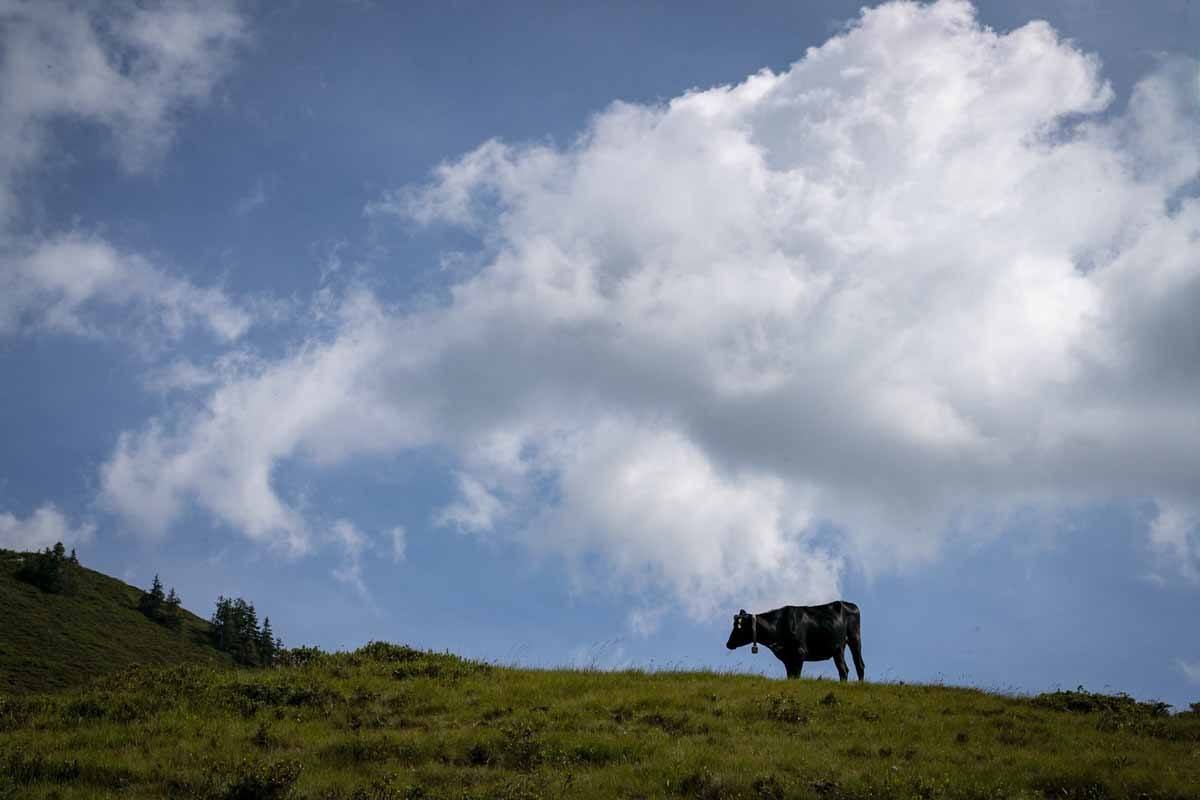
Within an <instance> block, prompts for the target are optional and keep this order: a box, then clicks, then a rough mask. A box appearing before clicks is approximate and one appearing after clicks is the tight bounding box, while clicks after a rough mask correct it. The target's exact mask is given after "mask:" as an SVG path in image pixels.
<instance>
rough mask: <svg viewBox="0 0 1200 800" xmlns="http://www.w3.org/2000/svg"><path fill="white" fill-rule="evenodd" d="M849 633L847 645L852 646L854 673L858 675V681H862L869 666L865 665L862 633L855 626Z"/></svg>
mask: <svg viewBox="0 0 1200 800" xmlns="http://www.w3.org/2000/svg"><path fill="white" fill-rule="evenodd" d="M856 622H857V621H856ZM849 633H850V635H849V636H848V637H847V643H848V644H849V645H850V655H852V656H854V671H855V672H857V673H858V679H859V680H860V681H861V680H862V679H863V675H864V674H865V673H866V671H867V665H866V664H865V663H863V657H862V632H861V631H860V630H859V627H858V625H857V624H855V625H854V626H853V627H851V628H850V631H849Z"/></svg>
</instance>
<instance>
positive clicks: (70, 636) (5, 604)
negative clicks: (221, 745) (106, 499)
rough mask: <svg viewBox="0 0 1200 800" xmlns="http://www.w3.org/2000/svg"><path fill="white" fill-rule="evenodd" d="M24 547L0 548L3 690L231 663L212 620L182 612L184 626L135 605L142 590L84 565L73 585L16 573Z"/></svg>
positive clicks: (55, 686)
mask: <svg viewBox="0 0 1200 800" xmlns="http://www.w3.org/2000/svg"><path fill="white" fill-rule="evenodd" d="M23 555H24V554H21V553H14V552H12V551H10V550H0V609H2V610H3V611H2V613H0V694H4V693H6V692H11V693H18V692H28V691H44V690H50V689H61V688H64V687H68V686H75V685H79V684H82V683H84V682H86V681H88V680H91V679H92V678H94V677H96V676H97V675H103V674H106V673H110V672H113V671H116V670H119V669H122V668H125V667H129V666H132V665H134V664H181V663H195V662H200V663H208V664H227V663H229V661H228V659H227V657H226V656H225V655H224V654H222V653H220V652H219V651H218V650H217V649H216V648H214V647H212V646H211V645H210V644H209V642H208V635H207V634H208V629H209V624H208V622H207V621H205V620H203V619H200V618H199V617H197V616H196V615H195V614H191V613H189V612H186V611H185V612H184V615H183V625H182V627H181V628H180V630H179V631H177V632H176V631H171V630H168V629H167V628H164V627H163V626H161V625H158V624H155V623H154V622H151V621H150V620H149V619H147V618H146V617H145V616H144V615H143V614H142V613H141V612H140V611H138V609H137V601H138V598H139V597H140V596H141V590H139V589H137V588H136V587H133V586H130V585H129V584H127V583H123V582H122V581H119V580H117V579H116V578H111V577H109V576H108V575H105V574H103V573H100V572H96V571H94V570H90V569H87V568H86V567H83V568H80V570H79V575H78V579H77V581H76V586H75V590H74V592H72V593H70V594H47V593H45V592H42V591H41V590H40V589H38V588H36V587H34V586H30V585H29V584H27V583H25V582H23V581H20V580H17V577H16V572H17V568H18V566H19V565H20V559H21V558H22V557H23Z"/></svg>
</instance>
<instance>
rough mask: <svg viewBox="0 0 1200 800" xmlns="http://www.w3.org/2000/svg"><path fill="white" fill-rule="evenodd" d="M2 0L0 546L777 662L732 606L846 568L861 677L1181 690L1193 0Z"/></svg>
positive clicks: (824, 667) (300, 599) (350, 604)
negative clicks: (860, 639)
mask: <svg viewBox="0 0 1200 800" xmlns="http://www.w3.org/2000/svg"><path fill="white" fill-rule="evenodd" d="M597 5H599V4H597ZM448 9H452V10H448ZM0 19H2V20H3V21H4V24H3V26H0V29H2V31H3V33H0V36H3V37H4V41H3V48H0V441H2V442H3V447H2V448H0V546H5V547H22V548H32V547H42V546H45V545H46V544H49V543H52V542H53V541H55V540H57V539H64V540H66V541H68V542H69V543H71V544H74V545H75V546H76V547H78V549H79V552H80V554H81V557H82V558H83V560H84V562H85V563H87V564H89V565H91V566H94V567H95V568H97V569H101V570H103V571H106V572H109V573H111V574H114V575H118V576H120V577H122V578H124V579H126V580H128V581H130V582H133V583H136V584H148V583H149V581H150V579H151V577H152V576H153V575H154V574H155V573H159V574H160V575H161V576H162V577H163V580H164V582H165V583H166V584H167V585H168V586H172V585H173V586H175V587H176V588H177V589H178V590H179V592H180V594H181V595H182V597H183V598H184V603H185V605H187V606H188V607H189V608H191V609H192V610H194V611H196V612H197V613H201V614H207V613H208V612H209V610H210V609H211V606H212V603H213V601H214V600H215V598H216V596H217V595H218V594H226V595H230V594H233V595H242V596H245V597H247V598H249V599H251V600H252V601H253V602H255V604H256V605H257V607H258V608H259V610H260V612H263V613H266V614H268V615H269V616H270V617H271V620H272V623H273V626H274V627H275V629H276V630H277V631H278V632H279V633H280V634H281V635H282V636H283V638H284V639H285V641H286V642H287V643H289V644H301V643H313V644H319V645H321V646H324V647H330V648H335V647H354V646H357V645H359V644H362V643H364V642H366V641H368V640H370V639H390V640H395V641H405V642H410V643H413V644H416V645H419V646H426V647H434V648H439V649H450V650H454V651H457V652H461V653H464V654H467V655H471V656H476V657H481V658H487V659H494V660H500V661H513V662H519V663H526V664H537V665H557V664H579V665H593V664H594V665H597V666H604V667H613V666H624V665H630V664H632V665H640V666H697V667H698V666H704V667H713V668H717V669H735V670H746V671H762V672H766V673H768V674H781V673H782V670H781V668H780V667H779V665H778V664H777V663H775V662H774V660H773V659H771V658H770V657H769V656H765V655H760V656H758V657H752V656H751V655H750V654H749V653H748V652H745V651H738V652H737V653H735V654H728V653H726V652H725V650H724V647H723V644H724V640H725V636H726V634H727V627H728V620H729V617H730V615H731V614H733V613H734V612H736V611H737V610H738V608H741V607H745V608H748V609H751V610H764V609H766V608H770V607H774V606H777V605H780V604H783V603H811V602H824V601H826V600H829V599H833V598H835V597H845V598H847V599H851V600H854V601H855V602H857V603H858V604H859V605H860V607H862V609H863V615H864V638H865V645H864V648H865V654H866V660H867V665H868V674H869V676H871V677H875V678H879V679H887V680H904V681H933V680H943V681H946V682H951V683H963V684H971V685H979V686H985V687H993V688H1001V689H1006V690H1013V691H1026V692H1029V691H1041V690H1046V689H1049V688H1053V687H1057V686H1062V687H1074V686H1075V685H1077V684H1080V683H1082V684H1085V685H1086V686H1088V687H1089V688H1093V689H1108V690H1112V691H1128V692H1130V693H1133V694H1135V695H1137V696H1140V697H1154V698H1161V699H1164V700H1167V701H1169V702H1173V703H1175V704H1184V703H1187V702H1190V701H1194V700H1196V699H1197V698H1198V697H1200V637H1198V636H1197V633H1198V631H1197V628H1196V622H1195V617H1194V612H1193V610H1194V608H1195V607H1196V604H1197V601H1198V600H1200V530H1198V524H1200V483H1198V482H1197V477H1196V476H1197V475H1200V413H1198V412H1197V411H1196V408H1195V402H1194V398H1195V397H1196V396H1197V392H1198V391H1200V327H1198V325H1197V321H1196V320H1197V319H1198V318H1200V317H1198V315H1196V314H1195V313H1194V310H1195V309H1196V307H1197V305H1198V304H1200V245H1198V244H1197V242H1200V203H1198V202H1197V200H1196V195H1197V191H1198V190H1197V186H1198V185H1200V184H1198V183H1197V176H1198V174H1200V72H1198V66H1197V62H1196V61H1195V60H1194V59H1195V58H1196V57H1197V55H1198V54H1197V52H1196V50H1195V42H1196V41H1197V34H1198V33H1200V9H1198V8H1197V7H1196V5H1195V4H1194V3H1187V2H1177V3H1176V2H1168V3H1162V4H1157V5H1155V6H1154V7H1153V8H1152V9H1149V10H1147V9H1144V8H1139V9H1137V11H1136V13H1134V11H1133V10H1132V9H1131V8H1130V7H1129V6H1128V4H1124V3H1116V2H1113V3H1104V2H1086V0H1072V1H1071V2H1065V1H1064V2H1058V3H981V4H978V5H975V6H972V5H969V4H966V3H962V2H941V3H934V4H924V5H913V4H884V5H881V6H877V7H873V8H870V9H868V10H866V11H865V12H860V9H859V6H858V4H857V3H835V2H828V3H821V4H805V3H795V4H785V3H766V2H764V3H756V4H750V5H749V6H746V5H743V6H739V7H738V8H736V9H734V8H733V7H732V6H729V5H728V4H715V3H713V4H695V3H692V4H687V6H686V7H683V6H672V5H670V4H657V5H654V4H632V3H631V4H603V7H597V8H591V9H578V8H576V9H570V10H567V9H563V8H561V7H558V6H552V5H550V4H546V5H544V6H540V5H532V4H531V5H526V6H521V7H520V8H517V7H514V6H510V7H508V8H502V7H499V6H494V5H491V4H475V5H472V4H457V5H451V6H447V5H446V4H428V5H425V6H422V5H421V4H413V3H406V4H383V3H367V2H363V3H342V4H322V5H320V6H319V7H315V6H310V5H309V4H301V3H296V4H292V5H291V6H290V7H287V6H284V5H282V4H268V3H244V4H228V5H222V4H220V3H203V4H188V3H174V4H165V5H159V4H139V5H134V4H122V3H115V4H86V3H84V4H75V3H69V4H60V3H48V2H38V3H22V2H15V3H14V2H9V3H2V2H0ZM810 48H811V49H810ZM807 674H814V675H823V676H825V677H827V678H828V677H830V676H833V675H835V672H834V670H833V668H832V666H831V665H830V664H829V663H825V664H818V665H812V666H810V668H809V669H808V670H807Z"/></svg>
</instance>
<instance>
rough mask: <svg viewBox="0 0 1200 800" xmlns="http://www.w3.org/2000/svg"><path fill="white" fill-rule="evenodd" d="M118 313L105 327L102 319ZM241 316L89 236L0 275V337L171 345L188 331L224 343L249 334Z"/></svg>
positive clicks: (57, 241)
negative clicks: (41, 333) (35, 335)
mask: <svg viewBox="0 0 1200 800" xmlns="http://www.w3.org/2000/svg"><path fill="white" fill-rule="evenodd" d="M113 311H120V312H123V314H122V316H123V318H124V322H123V323H121V324H119V325H115V324H113V323H111V322H108V321H107V319H106V316H105V313H104V312H108V313H109V314H111V312H113ZM251 321H252V317H251V315H250V313H249V312H248V311H246V310H245V309H243V308H241V307H239V306H238V305H237V304H235V303H234V302H233V301H231V300H230V299H229V298H228V297H227V296H226V294H225V293H224V292H223V291H221V290H220V289H212V288H201V287H198V286H195V285H194V284H192V283H190V282H189V281H186V280H183V279H182V278H177V277H173V276H171V275H168V274H166V273H165V272H162V271H160V270H158V269H155V268H154V267H153V266H151V264H150V263H149V262H148V261H147V260H146V259H144V258H142V257H141V256H138V255H137V254H133V253H122V252H120V251H118V250H117V249H116V248H114V247H113V246H112V245H111V244H109V243H108V242H106V241H104V240H103V239H100V238H98V237H94V236H85V235H81V234H77V233H69V234H62V235H59V236H56V237H54V238H52V239H48V240H45V241H41V242H38V243H37V244H36V245H34V246H32V247H30V248H28V249H27V250H26V251H25V252H22V253H20V254H13V255H12V256H11V257H10V260H8V261H7V263H5V264H4V271H3V273H0V335H4V334H12V333H15V332H17V331H19V330H21V329H23V328H40V329H48V330H54V331H58V332H62V333H71V334H77V335H82V336H100V335H105V334H107V333H108V332H111V331H113V330H114V328H116V329H120V328H128V327H129V326H132V327H133V329H134V330H132V331H126V333H129V334H133V333H137V334H139V335H140V338H143V339H146V338H147V337H146V334H153V336H152V337H149V338H150V339H151V340H153V341H161V340H163V339H168V340H169V339H177V338H179V337H180V336H182V335H183V334H184V332H185V331H186V330H187V329H188V328H189V327H190V326H193V325H199V326H202V327H204V328H207V329H208V330H209V331H210V332H211V333H212V334H213V335H215V336H216V337H218V338H219V339H222V340H224V341H232V340H234V339H237V338H238V337H240V336H241V335H242V334H243V333H245V332H246V330H247V329H248V328H249V327H250V324H251Z"/></svg>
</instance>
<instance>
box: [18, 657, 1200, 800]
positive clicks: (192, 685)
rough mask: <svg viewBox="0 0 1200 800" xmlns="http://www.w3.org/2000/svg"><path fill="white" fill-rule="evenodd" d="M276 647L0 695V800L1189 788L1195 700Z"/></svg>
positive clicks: (844, 797)
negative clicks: (283, 655)
mask: <svg viewBox="0 0 1200 800" xmlns="http://www.w3.org/2000/svg"><path fill="white" fill-rule="evenodd" d="M289 658H290V659H291V660H292V661H293V662H297V661H300V662H303V663H300V664H298V665H293V666H288V667H282V668H278V669H268V670H241V669H212V668H208V667H194V666H193V667H172V668H164V669H138V670H134V671H130V672H127V673H124V674H121V675H115V676H112V677H110V678H106V679H103V680H101V681H99V682H97V683H96V684H94V685H92V686H89V687H87V688H85V689H80V690H74V691H68V692H62V693H57V694H53V695H45V696H38V695H30V696H25V697H18V698H10V699H9V700H7V701H5V700H3V699H0V797H8V796H14V797H16V796H19V797H30V798H39V797H41V798H50V797H54V798H60V799H62V800H65V799H66V798H101V797H122V798H159V797H189V798H199V799H200V800H205V799H206V798H209V799H211V800H221V799H222V798H225V799H230V798H285V797H286V798H294V800H304V799H305V798H311V800H400V798H441V797H445V798H455V799H456V800H465V799H466V798H478V799H479V800H483V799H484V798H510V799H511V800H517V799H518V798H521V799H526V800H532V799H533V798H543V797H545V798H552V797H582V798H605V800H608V799H609V798H629V799H630V800H632V798H652V797H653V798H657V797H673V798H702V799H706V800H720V799H721V798H765V799H768V800H780V799H781V798H822V799H823V800H858V799H861V800H866V798H924V799H925V800H929V799H930V798H943V799H946V800H949V799H951V798H964V799H965V798H974V799H975V800H984V799H985V798H995V799H996V800H999V799H1000V798H1087V799H1088V800H1102V799H1103V798H1131V800H1132V798H1159V800H1168V799H1179V800H1181V799H1182V798H1196V797H1200V715H1197V714H1195V713H1189V714H1184V715H1178V716H1175V717H1166V716H1163V715H1162V714H1161V709H1159V708H1155V707H1154V706H1152V705H1149V704H1138V703H1135V702H1133V701H1131V700H1129V699H1128V698H1120V697H1116V698H1113V697H1102V696H1097V695H1088V694H1084V693H1074V692H1070V693H1057V694H1054V695H1049V696H1042V697H1040V698H1033V699H1029V698H1013V697H1002V696H997V695H991V694H987V693H984V692H980V691H975V690H967V689H955V688H949V687H937V686H912V685H907V686H906V685H895V684H872V683H866V684H855V683H851V684H846V685H839V684H836V683H831V682H829V681H814V680H802V681H783V680H771V679H767V678H762V677H757V676H747V675H723V674H716V673H704V672H699V673H695V672H694V673H657V674H646V673H641V672H622V673H602V672H586V671H570V670H562V671H539V670H520V669H509V668H501V667H495V666H491V665H488V664H478V663H473V662H467V661H462V660H460V659H457V658H455V657H453V656H449V655H440V654H431V653H422V652H418V651H415V650H411V649H409V648H406V647H397V646H394V645H387V644H382V643H374V644H371V645H368V646H367V647H364V648H362V649H360V650H358V651H356V652H353V653H338V654H333V655H321V654H316V653H305V652H304V651H292V653H291V654H290V655H289ZM6 792H7V794H6Z"/></svg>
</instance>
